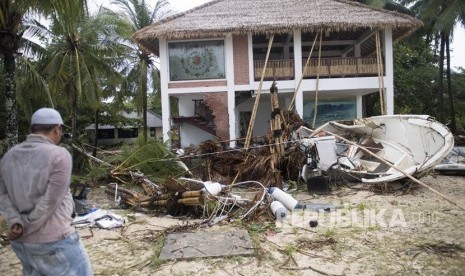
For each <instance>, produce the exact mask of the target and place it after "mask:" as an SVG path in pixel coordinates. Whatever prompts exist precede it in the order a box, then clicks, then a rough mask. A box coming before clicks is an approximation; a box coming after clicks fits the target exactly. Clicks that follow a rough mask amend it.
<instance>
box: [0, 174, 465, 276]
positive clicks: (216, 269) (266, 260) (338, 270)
mask: <svg viewBox="0 0 465 276" xmlns="http://www.w3.org/2000/svg"><path fill="white" fill-rule="evenodd" d="M421 181H422V182H424V183H425V184H427V185H429V186H431V187H432V188H434V189H437V190H439V191H440V192H441V193H443V194H445V195H447V196H448V197H449V198H451V199H452V200H453V201H455V202H457V203H458V204H459V205H460V206H465V177H463V176H462V177H459V176H442V175H440V176H438V175H434V174H431V175H429V176H427V177H424V178H422V179H421ZM103 190H104V189H103V188H94V189H93V190H92V191H91V192H90V194H89V200H90V201H91V202H92V203H93V205H94V206H95V207H100V208H104V209H107V210H110V211H112V212H115V213H117V214H120V215H122V216H124V217H125V218H126V219H127V222H126V225H125V226H124V227H123V228H119V229H113V230H101V229H93V230H92V231H90V229H88V228H84V229H79V230H78V231H79V233H80V234H81V236H82V238H83V242H84V245H85V247H86V250H87V252H88V254H89V257H90V259H91V262H92V266H93V269H94V273H95V275H151V274H157V275H321V274H332V275H400V274H402V275H413V274H419V275H463V268H464V267H465V252H462V251H463V249H464V248H465V211H464V210H462V209H460V208H459V207H457V206H454V205H452V204H451V203H449V202H447V201H446V200H444V199H442V198H440V197H439V196H438V195H436V194H434V193H433V192H431V191H430V190H428V189H426V188H423V187H418V188H414V189H410V190H409V191H406V190H405V189H404V190H399V191H396V192H388V193H379V192H374V191H372V190H370V189H365V188H364V187H363V186H362V185H357V186H356V187H344V188H340V189H337V190H333V191H332V193H331V194H330V195H322V196H316V195H310V194H308V192H306V191H301V192H300V193H298V194H294V196H295V198H297V199H299V200H300V201H302V202H314V203H331V204H333V205H334V206H337V207H338V209H336V211H334V212H331V213H314V212H310V211H294V212H292V213H290V214H289V216H288V218H287V219H286V220H284V221H281V222H276V223H275V222H259V221H255V222H251V223H249V224H247V225H245V226H244V225H243V223H241V222H238V221H233V222H228V223H222V224H217V225H214V226H211V227H208V226H206V227H202V228H195V229H192V230H194V231H212V232H215V231H226V230H230V229H232V228H241V229H244V228H246V229H247V230H248V231H249V234H250V236H251V238H252V240H253V243H254V248H255V254H254V255H252V256H228V257H225V258H197V259H192V260H172V261H160V260H159V259H158V253H159V252H160V250H161V247H162V246H163V239H162V238H160V237H162V235H160V233H161V232H162V231H164V230H166V229H168V228H170V227H173V226H182V225H184V226H185V225H186V224H189V225H191V224H193V223H195V222H198V220H192V219H189V218H173V217H170V216H166V215H163V214H159V215H156V216H154V215H147V214H141V213H135V212H132V211H130V210H122V209H110V208H111V203H112V202H111V200H108V199H107V198H106V196H105V195H104V192H103ZM310 220H317V221H318V226H316V227H310V226H309V222H310ZM206 242H208V241H206ZM318 271H319V272H318ZM0 275H21V265H20V262H19V260H18V259H17V258H16V256H15V254H14V253H13V252H12V251H11V248H10V246H8V245H7V246H4V247H2V248H0Z"/></svg>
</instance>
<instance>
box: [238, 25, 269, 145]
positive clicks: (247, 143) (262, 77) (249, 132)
mask: <svg viewBox="0 0 465 276" xmlns="http://www.w3.org/2000/svg"><path fill="white" fill-rule="evenodd" d="M273 39H274V34H271V36H270V40H269V42H268V50H267V52H266V58H265V65H263V71H262V76H261V77H260V84H259V86H258V90H257V95H256V97H255V103H254V106H253V109H252V115H251V117H250V122H249V129H248V130H247V136H246V140H245V149H246V150H247V149H249V146H250V140H251V138H252V133H253V128H254V124H255V118H256V116H257V109H258V105H259V103H260V95H261V93H262V86H263V80H264V78H265V72H266V67H267V65H268V58H269V57H270V51H271V46H272V45H273Z"/></svg>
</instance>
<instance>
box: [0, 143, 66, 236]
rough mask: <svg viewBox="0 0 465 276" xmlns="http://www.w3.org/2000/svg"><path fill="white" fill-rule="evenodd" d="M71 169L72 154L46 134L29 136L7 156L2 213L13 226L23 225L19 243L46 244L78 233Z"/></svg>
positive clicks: (2, 168) (1, 166) (0, 190)
mask: <svg viewBox="0 0 465 276" xmlns="http://www.w3.org/2000/svg"><path fill="white" fill-rule="evenodd" d="M71 168H72V161H71V155H70V154H69V152H68V151H67V150H66V149H65V148H63V147H59V146H57V145H55V144H54V143H53V142H52V141H51V140H49V139H48V138H47V137H45V136H42V135H37V134H31V135H29V136H28V137H27V140H26V141H24V142H23V143H21V144H18V145H16V146H14V147H13V148H12V149H11V150H9V151H8V152H7V153H6V154H5V156H4V157H3V159H2V161H1V163H0V213H2V215H3V216H4V218H5V220H6V222H7V223H8V225H9V227H11V225H13V224H15V223H19V224H21V225H22V226H23V230H24V234H23V236H22V237H21V238H19V239H18V241H23V242H30V243H46V242H52V241H57V240H61V239H63V238H64V237H66V236H69V235H70V234H72V233H74V231H75V230H74V228H73V227H71V222H72V221H73V219H72V217H71V215H72V214H73V212H74V201H73V197H72V195H71V193H70V191H69V185H70V179H71Z"/></svg>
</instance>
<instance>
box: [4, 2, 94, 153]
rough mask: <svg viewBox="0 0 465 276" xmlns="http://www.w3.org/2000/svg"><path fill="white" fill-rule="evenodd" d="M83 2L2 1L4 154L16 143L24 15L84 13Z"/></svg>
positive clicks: (25, 27) (84, 6)
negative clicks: (17, 96) (18, 80)
mask: <svg viewBox="0 0 465 276" xmlns="http://www.w3.org/2000/svg"><path fill="white" fill-rule="evenodd" d="M86 8H87V6H86V2H85V1H82V0H69V1H61V0H50V1H41V0H16V1H15V0H2V1H1V2H0V54H1V55H2V57H3V70H4V83H3V85H4V94H5V111H6V112H5V114H6V128H5V130H6V134H5V138H6V143H5V147H4V151H6V150H8V149H9V148H11V147H12V146H13V145H15V144H16V143H17V142H18V122H17V113H18V110H17V102H16V60H17V58H18V57H19V56H21V52H20V51H19V49H20V47H21V43H22V41H23V39H22V38H23V34H24V32H25V31H26V30H27V26H25V24H24V19H25V16H26V15H27V14H30V13H37V14H41V15H49V14H51V13H63V12H66V11H67V10H69V9H74V10H81V11H83V10H85V9H86Z"/></svg>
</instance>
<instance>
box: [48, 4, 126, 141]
mask: <svg viewBox="0 0 465 276" xmlns="http://www.w3.org/2000/svg"><path fill="white" fill-rule="evenodd" d="M66 16H67V17H66V18H63V17H62V15H61V14H53V15H52V16H51V28H50V37H51V38H50V41H49V44H48V45H47V49H48V50H49V54H48V56H47V57H46V58H45V59H44V70H43V73H44V75H45V76H46V78H47V82H48V84H49V88H50V91H51V93H52V95H54V97H55V98H56V99H59V100H61V102H60V103H59V104H60V105H62V106H65V107H66V108H67V110H69V112H70V114H71V116H70V117H71V129H72V140H73V142H74V141H75V140H76V139H77V138H78V134H79V133H78V126H77V118H78V110H79V105H80V104H82V105H84V104H85V105H87V106H88V107H90V108H91V110H94V111H95V110H97V109H98V107H99V95H100V90H101V86H102V82H103V80H105V81H107V82H109V81H112V82H114V81H118V80H120V81H121V79H119V76H120V75H119V73H118V72H117V70H116V68H117V67H118V66H120V62H121V58H120V56H124V54H125V52H124V50H125V49H124V48H123V47H121V46H120V45H119V44H117V43H115V38H116V35H115V34H114V31H115V28H116V27H114V25H112V21H111V20H112V18H110V17H108V16H106V15H105V14H104V13H100V12H99V13H97V15H96V16H92V17H88V16H86V14H85V13H82V12H80V11H77V10H76V11H69V13H68V14H66Z"/></svg>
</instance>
